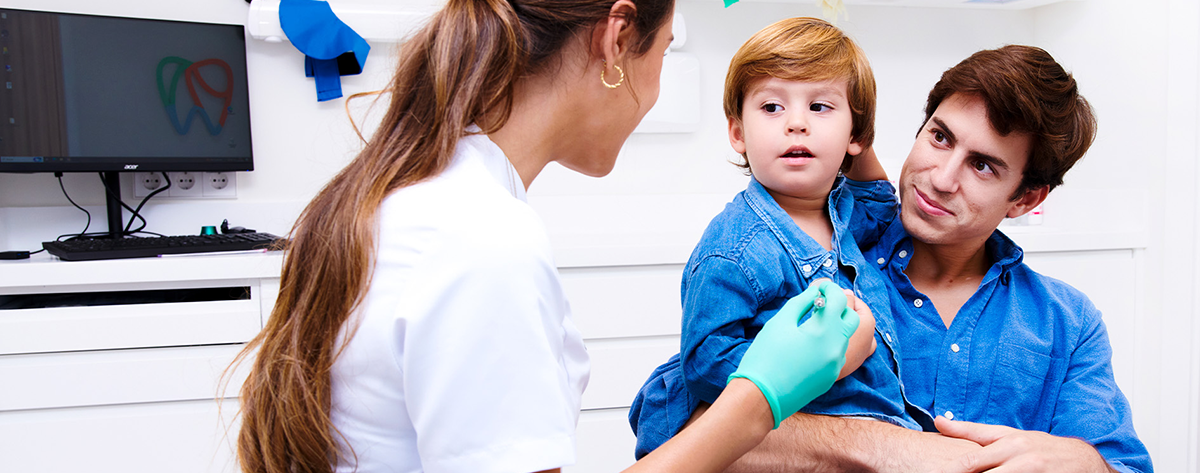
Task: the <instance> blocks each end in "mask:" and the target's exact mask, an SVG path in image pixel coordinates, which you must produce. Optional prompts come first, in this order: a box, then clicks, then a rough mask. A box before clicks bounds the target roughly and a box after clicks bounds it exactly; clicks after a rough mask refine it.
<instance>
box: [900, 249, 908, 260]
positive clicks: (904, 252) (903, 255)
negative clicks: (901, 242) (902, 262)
mask: <svg viewBox="0 0 1200 473" xmlns="http://www.w3.org/2000/svg"><path fill="white" fill-rule="evenodd" d="M905 256H908V251H907V250H900V257H901V258H903V257H905Z"/></svg>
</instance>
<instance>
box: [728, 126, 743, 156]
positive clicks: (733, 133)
mask: <svg viewBox="0 0 1200 473" xmlns="http://www.w3.org/2000/svg"><path fill="white" fill-rule="evenodd" d="M729 145H730V146H732V147H733V150H734V151H737V154H741V155H745V154H746V136H745V134H743V132H742V124H741V123H738V121H737V120H734V119H732V118H730V119H729Z"/></svg>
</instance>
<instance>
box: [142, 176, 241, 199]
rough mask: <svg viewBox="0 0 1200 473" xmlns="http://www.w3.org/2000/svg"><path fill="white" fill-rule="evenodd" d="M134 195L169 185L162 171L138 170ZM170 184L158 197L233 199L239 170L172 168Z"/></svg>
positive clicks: (143, 195) (147, 192)
mask: <svg viewBox="0 0 1200 473" xmlns="http://www.w3.org/2000/svg"><path fill="white" fill-rule="evenodd" d="M133 176H134V177H133V195H134V196H135V197H145V196H147V195H150V193H151V192H154V191H155V190H157V189H158V188H160V187H163V186H165V185H167V181H166V180H164V179H163V175H162V173H161V172H138V173H134V175H133ZM167 178H168V179H170V180H171V188H170V189H167V190H166V192H163V193H161V194H158V195H157V196H155V198H159V197H171V198H181V199H188V198H193V199H201V198H203V199H231V198H236V197H237V173H232V172H169V173H167Z"/></svg>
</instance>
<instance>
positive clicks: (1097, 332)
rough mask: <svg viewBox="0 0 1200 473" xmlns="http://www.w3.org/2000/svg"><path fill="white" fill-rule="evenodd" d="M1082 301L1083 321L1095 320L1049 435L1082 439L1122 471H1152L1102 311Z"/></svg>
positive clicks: (1070, 370)
mask: <svg viewBox="0 0 1200 473" xmlns="http://www.w3.org/2000/svg"><path fill="white" fill-rule="evenodd" d="M1082 302H1083V304H1084V307H1082V308H1081V309H1082V310H1083V313H1085V314H1088V316H1087V317H1086V318H1085V319H1084V320H1091V321H1092V322H1091V324H1090V326H1088V327H1086V328H1085V329H1084V330H1083V331H1082V332H1081V334H1080V339H1079V343H1078V345H1077V346H1076V348H1075V351H1074V353H1073V354H1072V355H1071V360H1070V365H1069V366H1068V367H1067V376H1066V379H1065V381H1064V382H1063V385H1062V387H1061V388H1060V390H1059V395H1058V403H1057V405H1056V406H1055V408H1054V418H1053V419H1052V420H1051V424H1050V434H1052V435H1056V436H1060V437H1076V438H1080V439H1083V440H1084V441H1086V442H1088V443H1090V444H1092V445H1093V446H1095V447H1096V450H1097V451H1099V452H1100V454H1101V455H1103V456H1104V459H1105V460H1107V461H1108V463H1109V465H1111V466H1112V467H1113V468H1114V469H1116V470H1118V471H1123V472H1140V473H1150V472H1153V471H1154V466H1153V465H1151V463H1150V453H1149V452H1148V451H1147V450H1146V446H1145V445H1144V444H1142V441H1141V440H1139V439H1138V437H1137V433H1136V432H1134V430H1133V414H1132V412H1131V410H1130V407H1129V401H1128V400H1126V399H1125V395H1124V394H1122V393H1121V389H1120V388H1119V387H1117V383H1116V379H1115V378H1114V377H1113V370H1112V348H1111V345H1109V341H1108V332H1107V330H1106V329H1105V327H1104V322H1103V321H1102V320H1101V318H1100V311H1099V310H1097V309H1096V308H1095V306H1093V305H1092V303H1091V301H1088V300H1086V299H1084V300H1083V301H1082Z"/></svg>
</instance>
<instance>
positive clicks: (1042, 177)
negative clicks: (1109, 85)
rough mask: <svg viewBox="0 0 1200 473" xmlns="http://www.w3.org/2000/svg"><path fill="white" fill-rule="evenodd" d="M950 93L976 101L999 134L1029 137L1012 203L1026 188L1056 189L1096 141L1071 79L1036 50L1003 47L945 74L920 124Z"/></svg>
mask: <svg viewBox="0 0 1200 473" xmlns="http://www.w3.org/2000/svg"><path fill="white" fill-rule="evenodd" d="M954 94H966V95H974V96H978V97H981V98H982V99H983V102H984V104H986V106H987V114H988V121H990V122H991V125H992V127H993V128H995V129H996V131H997V132H999V133H1000V134H1001V135H1003V136H1007V135H1008V134H1010V133H1013V132H1021V133H1029V134H1030V135H1031V136H1032V137H1033V147H1032V150H1031V152H1030V156H1029V161H1028V162H1027V163H1026V164H1025V171H1024V173H1023V174H1022V177H1021V184H1020V185H1019V186H1018V187H1017V190H1016V192H1015V193H1014V194H1013V195H1012V196H1011V197H1010V198H1011V199H1013V200H1015V199H1017V198H1020V196H1021V195H1022V194H1024V193H1025V192H1026V191H1029V190H1033V189H1038V188H1041V187H1048V188H1049V190H1054V188H1055V187H1058V186H1059V185H1061V184H1062V182H1063V176H1064V175H1065V174H1066V173H1067V171H1068V170H1070V169H1071V166H1074V165H1075V163H1076V162H1077V161H1079V159H1080V158H1082V157H1083V155H1084V153H1087V150H1088V148H1089V147H1091V146H1092V142H1093V141H1094V140H1095V139H1096V116H1095V114H1094V113H1093V112H1092V107H1091V105H1089V104H1088V102H1087V100H1086V99H1084V98H1083V96H1082V95H1080V94H1079V87H1078V85H1077V84H1076V83H1075V78H1074V77H1071V74H1069V73H1067V71H1066V70H1064V69H1063V67H1062V66H1061V65H1059V64H1058V62H1056V61H1055V60H1054V58H1053V57H1051V56H1050V53H1047V52H1046V51H1045V50H1043V49H1041V48H1037V47H1033V46H1021V45H1009V46H1005V47H1003V48H1000V49H989V50H984V51H979V52H977V53H975V54H972V55H971V57H968V58H966V59H964V60H963V61H962V62H960V63H958V65H956V66H954V67H952V68H950V69H948V70H946V72H944V73H942V78H941V79H940V80H938V82H937V84H936V85H934V86H933V90H931V91H929V99H928V100H927V101H926V102H925V121H926V122H928V121H929V119H930V117H932V116H933V112H935V111H936V110H937V108H938V105H940V104H941V103H942V101H943V100H945V99H946V98H948V97H950V96H951V95H954ZM922 126H924V125H922ZM918 134H920V132H919V131H918Z"/></svg>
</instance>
